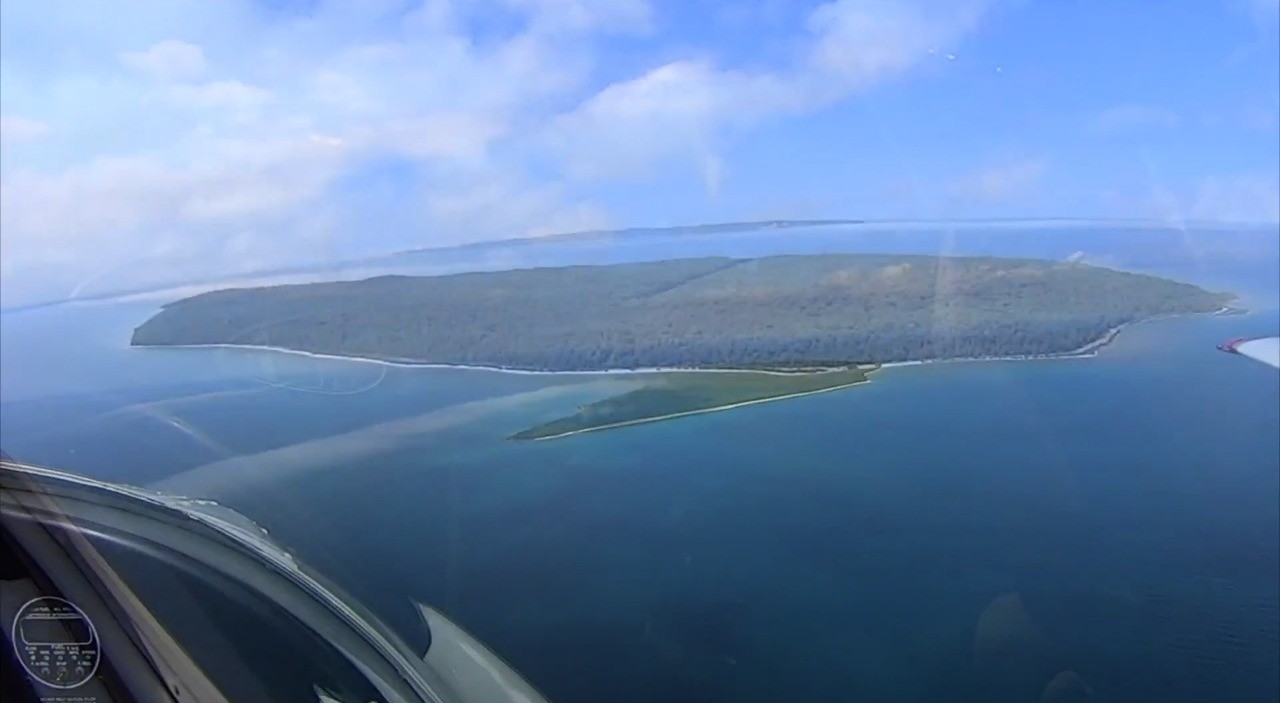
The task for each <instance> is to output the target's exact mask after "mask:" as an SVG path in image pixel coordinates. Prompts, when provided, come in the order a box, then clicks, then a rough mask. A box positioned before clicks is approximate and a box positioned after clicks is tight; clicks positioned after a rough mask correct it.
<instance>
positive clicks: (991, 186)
mask: <svg viewBox="0 0 1280 703" xmlns="http://www.w3.org/2000/svg"><path fill="white" fill-rule="evenodd" d="M1046 168H1047V162H1046V161H1045V160H1044V159H1019V160H1014V161H1004V162H1000V163H996V164H992V165H989V166H983V167H981V168H977V169H974V170H973V171H970V172H968V173H965V174H963V175H961V176H960V177H959V178H956V179H954V180H953V181H952V182H951V184H950V186H949V188H948V191H949V192H950V194H951V195H952V197H954V198H956V199H958V200H960V201H961V202H963V203H998V202H1003V201H1008V200H1012V199H1015V198H1021V197H1024V196H1026V195H1028V194H1029V193H1033V192H1035V190H1036V189H1037V188H1038V186H1039V185H1040V181H1041V179H1042V178H1043V176H1044V173H1045V170H1046Z"/></svg>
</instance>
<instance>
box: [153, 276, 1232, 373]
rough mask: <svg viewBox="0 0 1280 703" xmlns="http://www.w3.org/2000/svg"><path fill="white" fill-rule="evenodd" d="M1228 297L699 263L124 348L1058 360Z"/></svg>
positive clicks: (802, 364)
mask: <svg viewBox="0 0 1280 703" xmlns="http://www.w3.org/2000/svg"><path fill="white" fill-rule="evenodd" d="M1231 298H1232V296H1231V295H1229V294H1223V293H1210V292H1208V291H1205V290H1202V289H1200V288H1197V287H1196V286H1192V285H1188V284H1185V283H1177V282H1174V281H1169V280H1166V279H1162V278H1156V277H1152V276H1144V275H1139V274H1131V273H1124V272H1120V271H1113V270H1110V269H1104V268H1098V267H1094V266H1088V265H1084V264H1074V263H1063V262H1050V261H1037V260H1029V259H998V258H979V257H964V258H961V257H956V258H948V257H934V256H880V255H807V256H773V257H765V258H759V259H729V258H718V257H710V258H699V259H677V260H671V261H659V262H648V263H629V264H613V265H605V266H567V267H557V268H540V269H524V270H513V271H500V272H491V273H467V274H457V275H451V276H437V277H409V276H383V277H379V278H371V279H368V280H364V281H350V282H336V283H312V284H304V285H289V286H273V287H267V288H249V289H233V290H222V291H215V292H211V293H206V294H203V295H197V296H194V297H191V298H187V299H185V300H180V301H178V302H175V303H172V304H169V305H167V306H165V307H164V309H163V310H161V311H160V312H159V313H158V314H156V315H155V316H154V317H152V318H151V319H150V320H148V321H147V322H146V323H144V324H143V325H142V326H140V327H139V328H138V329H136V330H135V331H134V334H133V344H135V345H192V344H245V345H259V346H276V347H284V348H288V349H296V350H301V351H309V352H318V353H326V354H337V355H346V356H360V357H369V358H380V359H388V360H402V361H417V362H424V363H440V364H469V365H483V366H495V367H503V368H512V369H527V370H543V371H585V370H601V369H631V368H645V367H662V368H671V367H680V368H762V367H771V368H780V367H792V368H796V369H805V368H813V367H836V366H844V365H848V364H850V363H864V362H870V363H881V362H889V361H903V360H914V359H946V358H960V357H981V356H1006V355H1009V356H1020V355H1044V354H1057V353H1064V352H1069V351H1072V350H1075V349H1078V348H1080V347H1082V346H1084V345H1086V344H1088V343H1090V342H1092V341H1095V340H1097V339H1099V338H1102V337H1103V336H1104V335H1105V334H1106V333H1107V331H1108V330H1110V329H1112V328H1114V327H1117V326H1119V325H1121V324H1124V323H1127V322H1132V321H1135V320H1140V319H1145V318H1149V317H1153V316H1157V315H1163V314H1171V313H1192V312H1211V311H1214V310H1217V309H1219V308H1221V307H1223V306H1224V305H1225V304H1226V303H1227V302H1228V301H1229V300H1231Z"/></svg>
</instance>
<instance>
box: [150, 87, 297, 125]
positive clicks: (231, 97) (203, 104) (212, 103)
mask: <svg viewBox="0 0 1280 703" xmlns="http://www.w3.org/2000/svg"><path fill="white" fill-rule="evenodd" d="M169 97H170V100H171V101H172V102H173V104H174V105H176V106H178V107H181V108H187V109H192V110H227V111H229V112H231V113H232V114H234V115H237V116H239V117H241V118H246V117H249V116H251V115H252V114H254V113H256V112H257V111H258V110H261V109H262V108H263V107H264V106H265V105H266V104H267V103H268V102H270V101H271V99H272V97H273V96H272V94H271V91H269V90H265V89H263V88H258V87H256V86H252V85H247V84H245V83H242V82H240V81H237V80H224V81H211V82H209V83H201V84H199V85H176V86H173V88H172V89H171V90H170V92H169Z"/></svg>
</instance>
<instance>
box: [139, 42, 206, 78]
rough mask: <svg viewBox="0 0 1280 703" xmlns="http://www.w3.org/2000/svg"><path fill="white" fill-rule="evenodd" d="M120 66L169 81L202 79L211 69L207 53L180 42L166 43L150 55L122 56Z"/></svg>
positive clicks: (157, 47)
mask: <svg viewBox="0 0 1280 703" xmlns="http://www.w3.org/2000/svg"><path fill="white" fill-rule="evenodd" d="M120 62H121V63H123V64H124V65H125V66H128V67H129V68H132V69H134V70H136V71H140V72H142V73H144V74H147V75H149V76H151V77H153V78H158V79H160V80H166V81H176V80H186V79H190V78H196V77H199V76H200V75H201V74H202V73H204V71H205V68H206V67H207V64H206V62H205V58H204V50H203V49H201V48H200V47H199V46H196V45H195V44H189V43H187V42H184V41H181V40H178V39H166V40H165V41H162V42H158V43H156V44H153V45H152V46H151V48H149V49H147V50H146V51H123V52H120Z"/></svg>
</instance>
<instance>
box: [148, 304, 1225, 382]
mask: <svg viewBox="0 0 1280 703" xmlns="http://www.w3.org/2000/svg"><path fill="white" fill-rule="evenodd" d="M1209 314H1211V315H1217V314H1220V313H1219V312H1213V313H1209ZM1149 319H1153V320H1154V319H1158V318H1149ZM1146 321H1147V320H1135V321H1134V322H1126V323H1124V324H1122V325H1118V326H1116V327H1112V328H1111V329H1109V330H1107V332H1106V334H1104V335H1103V336H1101V337H1099V338H1098V339H1095V340H1093V341H1092V342H1089V343H1088V344H1085V345H1083V346H1081V347H1077V348H1076V349H1072V350H1071V351H1066V352H1056V353H1049V354H1013V355H1006V356H969V357H954V358H941V359H910V360H906V361H886V362H884V363H853V364H849V365H848V366H833V367H830V368H821V369H819V368H814V369H811V370H804V371H802V370H797V371H778V370H774V369H751V368H743V369H733V368H698V367H688V366H645V367H639V368H633V369H629V368H617V369H584V370H581V371H546V370H537V369H518V368H511V367H507V366H486V365H482V364H447V363H439V362H429V361H414V360H412V359H394V358H393V359H380V358H377V357H368V356H349V355H344V354H326V353H324V352H311V351H305V350H302V349H290V348H288V347H274V346H268V345H261V344H223V343H219V344H138V345H133V344H131V345H130V346H131V347H133V348H135V349H239V350H245V351H259V352H261V351H267V352H275V353H278V354H291V355H294V356H302V357H308V358H311V359H327V360H337V361H355V362H360V363H365V364H378V365H381V366H392V367H396V368H417V369H459V370H464V371H492V372H495V373H507V374H520V375H525V376H613V375H626V374H658V373H758V374H768V375H772V376H790V375H793V374H801V373H825V372H828V371H838V370H840V369H842V368H850V367H859V368H862V369H864V370H866V371H867V372H868V373H872V372H875V371H878V370H880V369H891V368H900V367H906V366H923V365H926V364H958V363H974V362H990V361H1049V360H1053V359H1088V358H1092V357H1094V356H1097V352H1098V350H1100V349H1102V348H1103V347H1105V346H1107V345H1108V344H1110V343H1111V342H1113V341H1114V340H1115V338H1116V336H1117V335H1119V334H1120V332H1121V331H1122V330H1123V329H1124V328H1125V327H1128V326H1129V325H1133V324H1138V323H1141V322H1146Z"/></svg>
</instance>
